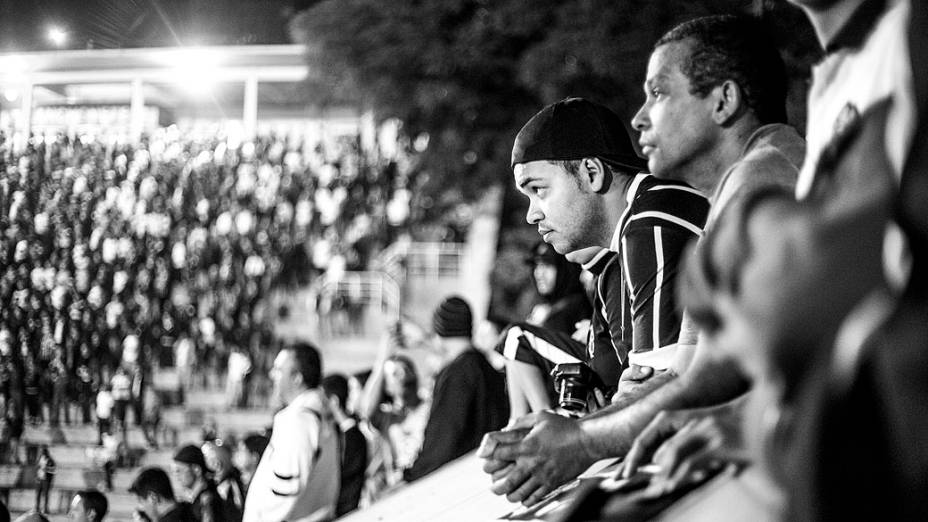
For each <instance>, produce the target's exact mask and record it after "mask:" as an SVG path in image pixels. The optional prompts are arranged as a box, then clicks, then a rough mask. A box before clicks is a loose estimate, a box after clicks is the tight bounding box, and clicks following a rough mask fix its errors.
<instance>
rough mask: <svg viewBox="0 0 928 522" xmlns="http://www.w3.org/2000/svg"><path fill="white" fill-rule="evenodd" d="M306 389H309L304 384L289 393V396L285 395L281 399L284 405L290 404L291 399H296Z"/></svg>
mask: <svg viewBox="0 0 928 522" xmlns="http://www.w3.org/2000/svg"><path fill="white" fill-rule="evenodd" d="M307 390H309V388H307V387H306V386H302V387H300V388H298V389H295V390H293V391H292V392H291V393H290V396H289V397H285V398H284V399H283V402H284V407H286V406H290V404H292V403H293V401H294V400H296V398H297V397H299V396H300V395H303V393H304V392H306V391H307Z"/></svg>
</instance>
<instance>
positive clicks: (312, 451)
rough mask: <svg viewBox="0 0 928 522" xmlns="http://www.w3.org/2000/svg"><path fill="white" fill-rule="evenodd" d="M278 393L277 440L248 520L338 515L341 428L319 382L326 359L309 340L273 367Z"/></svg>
mask: <svg viewBox="0 0 928 522" xmlns="http://www.w3.org/2000/svg"><path fill="white" fill-rule="evenodd" d="M270 377H271V380H272V381H273V383H274V396H275V398H276V400H277V401H279V402H280V403H281V404H282V405H283V406H284V408H283V409H282V410H281V411H280V412H278V413H277V414H276V415H274V428H273V431H272V432H271V440H270V443H269V444H268V446H267V449H266V450H265V451H264V455H262V457H261V461H260V462H259V463H258V467H257V469H256V470H255V474H254V476H253V477H252V480H251V484H250V485H249V487H248V496H247V497H246V498H245V514H244V517H243V520H244V521H245V522H283V521H285V520H286V521H288V522H309V521H315V520H328V519H330V518H332V517H333V516H334V515H335V506H336V502H337V501H338V487H339V482H340V474H341V467H340V460H341V459H340V452H339V450H338V439H339V432H338V427H337V426H336V425H335V420H334V419H333V417H332V413H331V412H330V411H329V407H328V401H327V400H326V398H325V394H324V393H323V392H322V390H321V389H320V388H319V385H320V381H321V380H322V361H321V359H320V357H319V351H318V350H317V349H316V348H315V347H314V346H312V345H311V344H309V343H297V344H293V345H289V346H286V347H285V348H283V349H281V350H280V352H279V353H278V354H277V357H276V358H275V359H274V365H273V367H272V368H271V371H270Z"/></svg>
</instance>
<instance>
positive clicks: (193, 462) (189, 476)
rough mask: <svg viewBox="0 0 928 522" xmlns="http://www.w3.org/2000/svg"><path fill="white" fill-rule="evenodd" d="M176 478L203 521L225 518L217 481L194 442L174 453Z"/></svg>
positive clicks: (173, 469)
mask: <svg viewBox="0 0 928 522" xmlns="http://www.w3.org/2000/svg"><path fill="white" fill-rule="evenodd" d="M171 469H172V471H173V473H174V478H175V479H176V480H177V483H178V484H180V486H181V487H182V488H183V489H184V493H185V494H186V495H187V496H188V498H190V504H191V506H192V507H193V512H194V515H195V516H196V519H197V520H200V521H202V522H216V521H221V520H225V519H226V516H225V507H224V506H223V502H222V498H221V497H220V496H219V493H218V492H217V491H216V483H215V482H213V479H212V478H210V476H209V472H208V468H207V466H206V459H205V458H204V457H203V452H202V451H201V450H200V448H198V447H196V446H194V445H193V444H188V445H186V446H183V447H181V448H180V449H179V450H177V452H176V453H175V454H174V462H173V463H172V464H171Z"/></svg>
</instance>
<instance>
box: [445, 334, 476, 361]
mask: <svg viewBox="0 0 928 522" xmlns="http://www.w3.org/2000/svg"><path fill="white" fill-rule="evenodd" d="M470 346H471V342H470V339H469V338H467V337H443V338H442V339H441V348H442V351H444V352H445V355H446V359H447V360H448V361H451V360H453V359H455V358H456V357H457V356H458V355H461V354H462V353H464V352H465V351H466V350H468V349H469V348H470Z"/></svg>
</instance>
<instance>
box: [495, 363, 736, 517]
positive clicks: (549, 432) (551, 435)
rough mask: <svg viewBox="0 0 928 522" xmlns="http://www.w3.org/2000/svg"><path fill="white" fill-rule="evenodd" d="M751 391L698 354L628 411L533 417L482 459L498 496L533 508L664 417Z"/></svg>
mask: <svg viewBox="0 0 928 522" xmlns="http://www.w3.org/2000/svg"><path fill="white" fill-rule="evenodd" d="M699 350H702V351H705V348H703V347H700V348H699ZM746 388H747V380H746V379H745V378H744V376H743V375H742V374H741V372H740V370H739V369H738V368H737V366H736V365H735V363H734V362H733V361H731V360H728V359H723V358H717V357H715V356H713V355H712V354H707V353H706V354H704V353H698V354H697V356H696V359H695V360H694V362H693V366H692V367H691V368H690V369H688V370H687V371H686V372H685V373H684V374H683V375H682V376H680V377H679V378H677V379H673V380H671V381H670V382H668V383H667V384H666V385H664V386H663V387H661V388H659V389H657V390H655V391H654V392H653V393H651V394H650V395H648V396H646V397H644V398H643V399H641V400H640V401H638V402H637V403H634V404H632V405H630V406H628V407H627V408H624V409H619V408H618V407H616V406H610V407H608V408H606V409H605V410H604V411H603V413H600V414H599V415H595V416H589V417H586V418H584V419H581V420H579V421H575V420H571V419H567V418H564V417H559V416H557V415H552V414H547V413H542V414H539V415H532V416H529V417H527V418H525V419H524V420H523V421H522V422H520V423H518V424H516V425H515V426H514V427H513V428H514V429H512V430H510V431H502V432H494V433H490V434H488V435H487V436H486V437H485V438H484V441H483V444H482V445H481V449H480V451H479V453H478V455H479V456H480V457H482V458H485V459H487V461H486V462H485V464H484V471H486V472H487V473H490V474H491V475H492V476H493V481H494V484H493V488H492V489H493V491H494V493H497V494H505V495H507V498H508V499H509V500H510V501H513V502H523V503H525V504H526V505H531V504H534V503H537V502H538V501H539V500H541V499H542V498H544V496H545V495H547V494H548V493H549V492H551V491H553V490H554V489H555V488H557V487H558V486H560V485H561V484H563V483H565V482H567V481H568V480H571V479H573V478H575V477H576V476H577V475H579V474H580V473H581V472H582V471H583V470H585V469H586V468H588V467H589V466H590V465H591V464H593V463H594V462H596V461H597V460H600V459H604V458H609V457H620V456H623V455H624V454H625V453H626V452H627V451H628V450H629V448H631V445H632V443H633V442H634V440H635V437H636V436H637V435H638V434H639V433H640V432H641V430H643V429H644V428H645V427H646V426H647V425H648V423H649V422H651V420H652V419H653V418H654V417H655V416H656V415H657V414H658V413H659V412H660V411H662V410H665V409H684V408H698V407H705V406H711V405H715V404H719V403H722V402H725V401H727V400H730V399H732V398H734V397H737V396H738V395H740V394H741V393H743V392H744V391H745V390H746Z"/></svg>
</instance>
